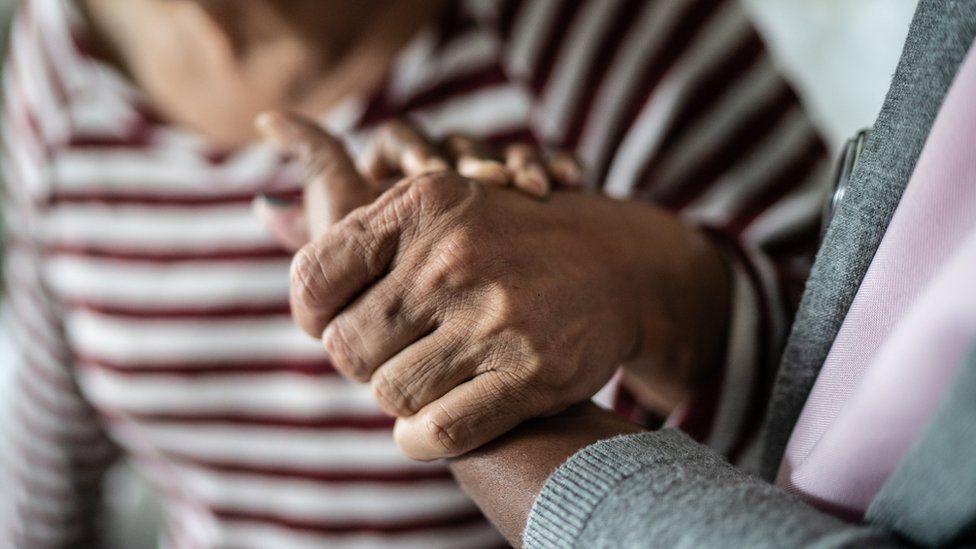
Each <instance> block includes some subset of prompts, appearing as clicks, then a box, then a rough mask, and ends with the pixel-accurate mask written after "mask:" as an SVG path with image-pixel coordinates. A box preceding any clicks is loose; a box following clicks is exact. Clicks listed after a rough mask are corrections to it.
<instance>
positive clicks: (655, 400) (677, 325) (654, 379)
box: [621, 203, 732, 414]
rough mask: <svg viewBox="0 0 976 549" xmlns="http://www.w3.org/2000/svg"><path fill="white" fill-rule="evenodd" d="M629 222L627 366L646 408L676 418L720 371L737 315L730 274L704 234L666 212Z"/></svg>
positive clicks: (640, 214)
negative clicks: (632, 320)
mask: <svg viewBox="0 0 976 549" xmlns="http://www.w3.org/2000/svg"><path fill="white" fill-rule="evenodd" d="M632 204H633V205H634V206H637V207H638V208H640V209H641V210H643V211H636V208H635V211H634V212H633V213H634V215H633V217H631V218H629V219H628V225H629V227H628V231H629V232H630V237H629V238H627V239H624V240H622V241H623V242H624V243H625V244H626V245H627V248H628V249H627V250H626V251H625V252H623V253H622V254H621V255H622V257H623V258H625V259H626V262H627V264H626V265H625V266H624V267H622V270H623V271H624V272H626V273H628V279H629V281H628V284H629V288H630V289H629V292H630V294H631V295H633V296H635V297H636V299H634V303H635V305H636V307H637V311H636V312H635V313H634V314H635V315H636V318H637V319H638V320H637V322H636V327H635V330H636V334H635V336H634V338H635V340H636V341H637V344H636V346H635V349H634V353H633V355H632V359H631V360H628V361H627V362H625V363H624V364H623V366H624V369H625V373H626V374H627V379H628V385H629V387H630V388H631V389H633V390H634V392H635V393H636V396H637V397H638V398H639V399H640V400H641V402H642V403H644V404H645V405H649V406H650V407H652V408H653V409H655V410H656V411H658V412H660V413H664V414H667V413H670V412H671V411H672V410H673V408H674V407H675V406H677V405H678V404H680V403H681V402H682V401H684V400H685V399H686V398H687V397H688V396H690V395H691V394H692V393H693V392H694V391H695V390H696V389H697V388H698V387H700V386H701V385H702V383H703V382H704V381H706V380H707V379H709V378H710V377H711V376H712V375H713V374H714V373H715V372H716V371H718V370H719V369H720V368H721V364H722V362H723V360H724V355H725V347H726V342H727V334H728V326H729V315H730V310H731V294H732V274H731V268H730V266H729V265H728V263H727V261H726V259H725V257H724V255H723V254H722V253H721V251H720V249H719V247H718V246H717V245H716V244H715V243H714V242H713V241H712V240H711V239H710V238H709V237H707V236H706V235H705V234H704V233H703V232H701V231H698V230H696V229H694V228H692V227H690V226H688V225H686V224H685V223H683V222H682V221H681V220H679V219H678V218H677V217H676V216H674V215H673V214H671V213H669V212H666V211H664V210H662V209H660V208H656V207H654V206H651V205H648V204H643V203H632Z"/></svg>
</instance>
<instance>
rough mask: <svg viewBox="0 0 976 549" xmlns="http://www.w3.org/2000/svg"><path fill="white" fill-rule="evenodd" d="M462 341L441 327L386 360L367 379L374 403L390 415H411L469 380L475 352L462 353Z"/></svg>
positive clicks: (474, 361) (474, 363)
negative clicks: (371, 388)
mask: <svg viewBox="0 0 976 549" xmlns="http://www.w3.org/2000/svg"><path fill="white" fill-rule="evenodd" d="M463 343H464V340H463V338H461V337H457V335H456V333H455V332H453V331H452V330H450V329H448V328H445V327H441V328H438V329H437V330H435V331H434V332H433V333H431V334H430V335H427V336H426V337H424V338H423V339H420V340H419V341H417V342H416V343H414V344H413V345H411V346H409V347H407V348H406V349H404V350H402V351H400V352H399V353H398V354H397V355H396V356H394V357H392V358H391V359H389V360H387V361H386V362H385V363H383V365H381V366H380V367H379V368H378V369H377V370H376V371H375V372H374V373H373V377H372V378H371V379H370V382H371V384H372V386H373V397H374V398H375V399H376V402H377V404H379V406H380V408H382V409H383V411H385V412H386V413H388V414H390V415H393V416H399V417H405V416H410V415H413V414H415V413H416V412H417V411H419V410H420V409H421V408H423V407H424V406H426V405H427V404H429V403H431V402H433V401H434V400H436V399H438V398H440V397H442V396H444V395H445V394H446V393H447V392H448V391H450V390H451V389H453V388H455V387H457V386H458V385H460V384H461V383H463V382H464V381H465V380H467V379H469V378H470V377H471V376H472V375H474V373H475V371H476V369H477V365H478V361H477V360H476V359H475V358H474V356H475V355H478V353H477V352H476V351H475V352H463V351H464V349H466V348H467V346H465V345H463ZM468 343H470V342H468Z"/></svg>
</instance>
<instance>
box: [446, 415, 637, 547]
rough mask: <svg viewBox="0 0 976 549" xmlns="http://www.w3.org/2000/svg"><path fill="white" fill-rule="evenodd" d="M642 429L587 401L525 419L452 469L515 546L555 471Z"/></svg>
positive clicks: (457, 460)
mask: <svg viewBox="0 0 976 549" xmlns="http://www.w3.org/2000/svg"><path fill="white" fill-rule="evenodd" d="M640 431H641V428H640V427H639V426H637V425H635V424H633V423H629V422H627V421H624V420H623V419H621V418H620V417H619V416H617V415H616V414H613V413H611V412H607V411H604V410H600V409H599V408H597V407H596V406H594V405H593V404H589V403H587V404H583V405H579V406H574V407H573V408H570V409H569V410H567V411H565V412H563V413H561V414H558V415H555V416H551V417H546V418H537V419H533V420H530V421H527V422H525V423H523V424H522V425H520V426H519V427H518V428H516V429H514V430H513V431H511V432H509V433H508V434H506V435H504V436H502V437H501V438H498V439H496V440H494V441H492V442H491V443H489V444H487V445H485V446H482V447H481V448H479V449H477V450H475V451H473V452H470V453H468V454H465V455H464V456H461V457H458V458H455V459H452V460H450V461H449V465H450V468H451V472H452V473H454V477H455V478H456V479H457V481H458V482H459V483H460V484H461V487H462V488H463V489H464V491H465V492H466V493H467V494H468V495H469V496H470V497H471V499H473V500H474V502H475V503H477V504H478V507H480V508H481V510H482V512H483V513H485V515H486V516H487V517H488V518H489V520H491V522H492V523H493V524H494V525H495V526H496V527H497V528H498V529H499V531H501V533H502V534H503V535H504V536H505V538H506V539H507V540H508V541H509V542H510V543H511V544H512V545H513V546H516V547H517V546H520V545H521V540H522V530H523V528H524V527H525V522H526V519H527V517H528V515H529V511H530V510H531V509H532V504H533V502H534V501H535V499H536V497H537V496H538V495H539V492H540V490H541V489H542V486H543V485H544V484H545V482H546V479H548V478H549V476H550V475H551V474H552V472H553V471H555V470H556V469H557V468H558V467H559V466H560V465H561V464H562V463H563V462H565V461H566V460H567V459H569V457H570V456H572V455H573V454H575V453H576V452H578V451H579V450H581V449H582V448H585V447H586V446H588V445H590V444H592V443H594V442H596V441H599V440H602V439H606V438H610V437H613V436H616V435H620V434H629V433H637V432H640Z"/></svg>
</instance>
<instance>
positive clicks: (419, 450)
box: [393, 370, 547, 460]
mask: <svg viewBox="0 0 976 549" xmlns="http://www.w3.org/2000/svg"><path fill="white" fill-rule="evenodd" d="M530 396H531V395H527V394H525V393H524V391H520V390H519V388H518V387H517V386H516V385H515V384H514V383H513V379H512V377H511V376H509V375H506V374H503V373H501V372H500V371H498V370H490V371H488V372H486V373H484V374H481V375H479V376H477V377H475V378H474V379H472V380H471V381H467V382H465V383H462V384H461V385H459V386H457V387H456V388H454V389H452V390H451V391H450V392H448V393H447V394H446V395H444V396H442V397H441V398H439V399H437V400H435V401H433V402H431V403H430V404H428V405H427V406H424V407H423V408H421V410H420V411H419V412H417V413H416V414H414V415H412V416H410V417H403V418H399V419H397V422H396V426H395V427H394V428H393V438H394V439H395V441H396V443H397V445H398V446H399V447H400V450H402V451H403V453H404V454H406V455H407V456H408V457H411V458H413V459H419V460H432V459H438V458H448V457H455V456H459V455H461V454H464V453H466V452H469V451H471V450H473V449H475V448H478V447H479V446H481V445H483V444H485V443H487V442H489V441H491V440H493V439H494V438H496V437H498V436H500V435H502V434H504V433H506V432H508V431H510V430H511V429H512V428H514V427H515V426H516V425H518V424H519V423H521V422H523V421H525V420H527V419H529V418H533V417H536V416H539V415H541V414H542V413H544V412H547V410H546V409H545V404H544V403H543V402H542V401H541V399H538V398H529V397H530Z"/></svg>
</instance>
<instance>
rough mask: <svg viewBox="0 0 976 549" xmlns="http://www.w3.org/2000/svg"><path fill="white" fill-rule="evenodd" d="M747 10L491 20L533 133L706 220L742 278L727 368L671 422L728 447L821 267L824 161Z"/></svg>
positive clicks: (747, 426) (751, 421) (595, 178)
mask: <svg viewBox="0 0 976 549" xmlns="http://www.w3.org/2000/svg"><path fill="white" fill-rule="evenodd" d="M738 4H739V3H738V2H734V1H731V0H719V1H706V2H699V1H691V0H675V1H672V2H619V3H611V4H610V5H606V4H605V3H603V2H600V1H599V0H586V1H581V2H570V3H567V4H565V5H563V4H560V5H558V6H556V5H554V4H548V3H545V2H505V3H502V4H501V8H500V10H499V12H498V13H497V14H494V15H495V18H494V20H495V22H496V24H497V28H498V31H499V36H500V37H501V40H502V44H503V48H504V49H505V55H504V56H503V59H504V65H505V69H506V71H507V73H508V74H509V75H510V76H511V77H512V78H515V79H518V80H521V81H522V82H524V83H525V84H526V89H528V90H530V92H531V93H533V94H534V97H535V99H536V101H535V102H534V108H535V111H536V112H534V116H533V117H532V120H533V124H534V125H533V129H534V134H535V137H536V140H537V141H538V142H539V143H541V144H543V145H544V146H545V147H555V148H561V149H567V150H572V151H574V152H575V153H576V154H577V156H578V157H579V158H580V159H581V160H583V163H584V165H586V167H587V174H586V175H587V177H586V180H588V181H590V182H593V183H594V184H595V185H594V186H598V187H599V188H601V189H603V190H605V191H607V192H608V193H610V194H612V195H614V196H628V197H633V198H637V199H640V200H646V201H650V202H654V203H656V204H658V205H660V206H662V207H664V208H666V209H667V210H669V211H671V212H673V213H675V214H677V215H679V216H680V217H682V218H683V219H684V220H685V221H686V222H688V223H690V224H692V225H695V226H698V227H705V228H707V229H708V231H709V234H710V235H711V236H712V237H713V238H712V239H713V241H714V242H716V243H718V244H719V245H720V246H721V247H722V248H723V249H724V251H725V256H726V260H727V262H728V264H729V265H731V266H732V267H733V270H734V271H735V273H736V277H737V278H739V279H740V280H742V281H743V282H744V283H745V286H744V287H739V288H737V289H738V290H739V291H738V292H736V296H735V297H734V305H735V307H736V312H735V313H733V319H732V322H731V329H732V332H733V333H731V334H729V337H728V339H727V340H724V341H723V342H725V341H727V343H728V349H727V351H726V354H725V356H724V358H725V360H724V362H723V363H722V364H724V371H722V373H721V375H717V376H715V377H714V379H713V380H712V383H710V384H704V385H700V386H699V387H697V388H696V391H695V394H694V395H693V396H692V398H691V399H690V400H689V401H687V402H685V403H684V405H683V406H682V408H681V410H682V411H683V412H685V413H681V414H678V415H677V416H675V418H674V419H676V420H679V423H678V424H679V426H681V427H682V428H684V429H687V430H688V432H689V433H690V434H693V435H694V436H695V438H697V439H700V440H703V441H707V442H708V443H709V445H710V446H712V447H714V448H715V449H716V450H719V451H721V452H723V453H725V454H727V455H730V456H731V455H734V454H737V453H741V450H742V447H743V446H744V444H746V443H747V442H748V441H749V439H750V435H752V434H754V428H755V427H756V426H758V425H759V423H760V422H759V419H760V418H759V416H760V414H761V411H762V410H761V407H760V406H756V405H755V403H761V402H764V401H765V398H764V395H765V394H766V393H767V392H768V390H769V386H770V385H771V381H772V379H773V377H774V375H775V366H776V358H777V357H778V356H779V352H778V351H779V349H780V348H781V346H782V344H783V342H784V341H785V336H786V333H787V330H788V328H789V325H790V319H791V317H792V315H793V313H794V311H795V305H796V302H797V300H798V298H799V292H800V290H802V288H803V284H804V282H805V280H806V275H807V272H808V269H809V266H810V265H811V263H812V259H813V254H814V251H815V249H816V243H817V234H818V231H819V223H818V222H819V217H820V208H821V205H822V200H821V199H822V197H823V196H824V191H825V189H824V187H823V186H822V183H823V182H824V181H823V180H822V178H821V177H820V176H821V175H822V168H823V167H824V166H825V160H826V154H825V148H824V146H823V143H822V141H821V139H820V137H819V136H818V134H817V131H816V130H815V129H814V127H813V125H812V124H811V122H810V120H809V119H808V117H807V116H806V115H805V114H804V112H803V108H802V105H801V104H800V101H799V99H798V97H797V96H796V95H795V94H794V93H793V91H792V90H791V88H790V86H789V84H788V83H787V82H786V81H785V79H784V78H783V77H782V75H780V74H779V73H778V71H777V70H776V68H775V67H776V66H775V63H774V62H773V61H772V60H771V59H770V55H769V54H768V52H767V51H766V48H765V47H764V44H763V41H762V39H761V37H760V36H759V34H758V33H757V32H756V30H755V29H754V28H753V26H752V25H751V24H750V21H749V19H748V17H747V16H746V15H745V13H744V11H743V9H742V8H741V7H740V6H739V5H738ZM570 75H574V77H575V78H576V79H575V80H573V81H572V82H571V83H568V82H567V78H566V77H567V76H570ZM736 313H739V314H738V318H736ZM722 358H723V357H722V356H720V357H719V360H720V361H721V360H722ZM629 370H631V372H629V373H632V374H633V375H631V376H629V379H628V380H627V382H626V383H625V387H626V388H627V389H630V390H631V392H632V393H633V395H634V396H635V397H638V398H637V401H638V403H640V404H643V405H644V407H645V408H650V409H653V410H654V411H655V412H658V413H662V412H663V413H667V412H669V411H670V410H669V409H668V408H667V406H662V405H661V399H660V398H659V396H660V395H656V394H655V393H656V392H659V390H660V387H658V386H655V385H654V384H653V382H651V383H649V382H648V381H647V380H642V375H641V374H642V372H641V371H639V370H638V371H633V370H634V368H629ZM720 370H722V367H721V365H716V366H714V367H713V368H711V369H710V370H709V371H712V372H718V371H720ZM636 415H639V414H635V417H636Z"/></svg>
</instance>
